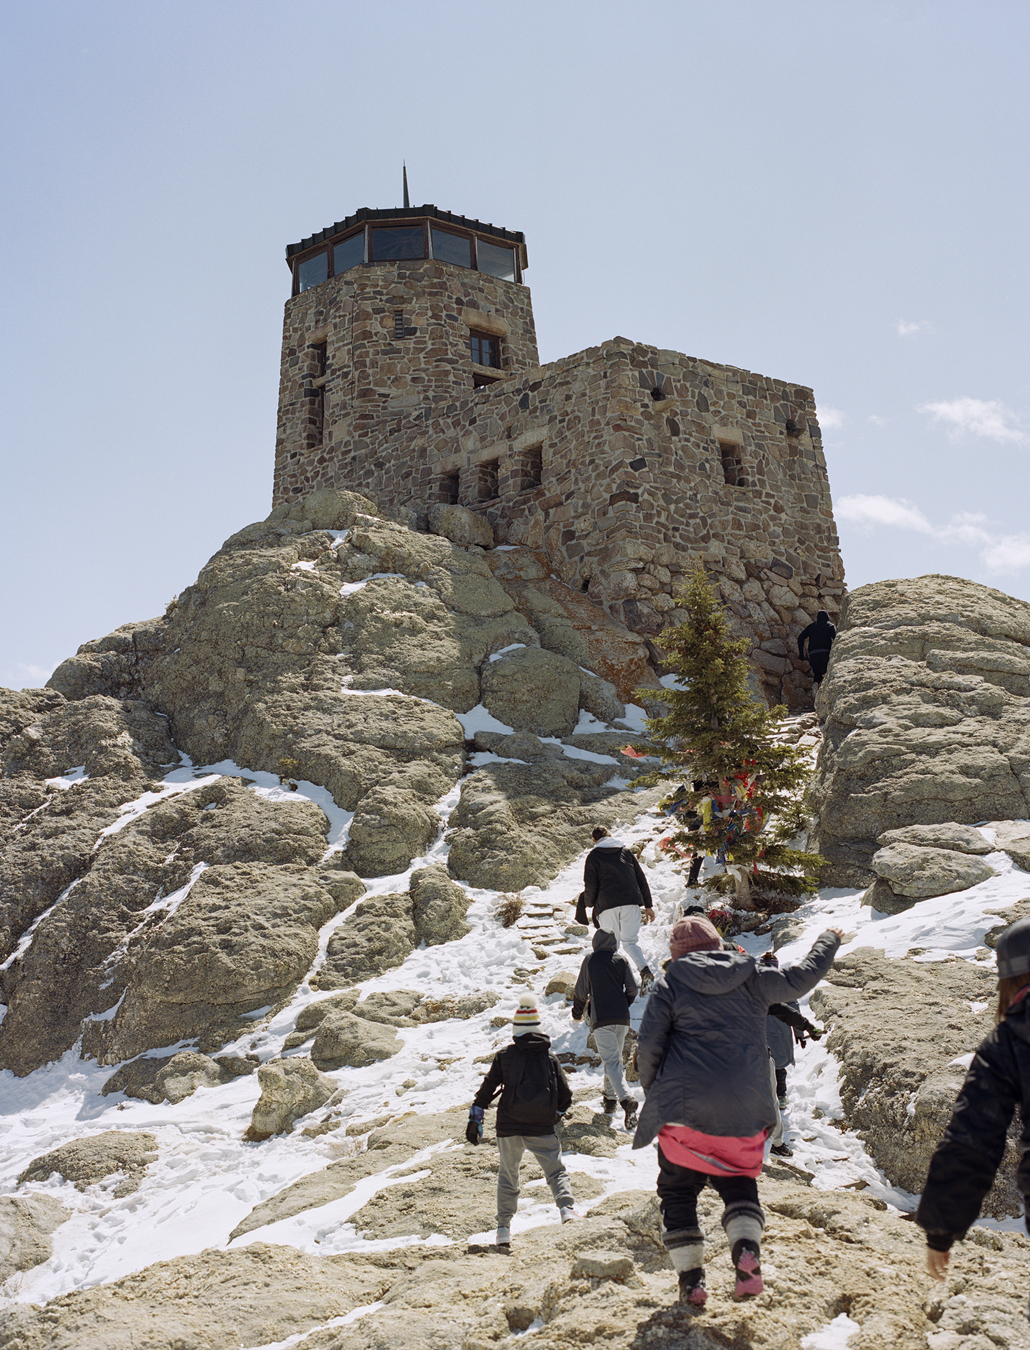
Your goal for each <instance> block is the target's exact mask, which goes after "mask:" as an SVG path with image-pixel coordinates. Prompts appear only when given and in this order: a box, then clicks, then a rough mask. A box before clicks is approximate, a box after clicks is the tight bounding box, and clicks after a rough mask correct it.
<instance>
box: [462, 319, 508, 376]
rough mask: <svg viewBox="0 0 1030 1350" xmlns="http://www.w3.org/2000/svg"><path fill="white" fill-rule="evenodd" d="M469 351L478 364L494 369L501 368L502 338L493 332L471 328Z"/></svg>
mask: <svg viewBox="0 0 1030 1350" xmlns="http://www.w3.org/2000/svg"><path fill="white" fill-rule="evenodd" d="M469 351H470V352H471V353H472V360H473V362H474V364H475V365H477V366H490V367H492V368H493V369H494V370H500V368H501V339H500V338H499V337H494V336H493V334H491V333H479V332H477V331H476V330H475V329H474V328H472V329H470V330H469Z"/></svg>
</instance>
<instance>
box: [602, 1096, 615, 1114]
mask: <svg viewBox="0 0 1030 1350" xmlns="http://www.w3.org/2000/svg"><path fill="white" fill-rule="evenodd" d="M618 1104H619V1103H618V1102H617V1101H616V1100H615V1098H614V1097H602V1098H601V1110H602V1111H603V1112H604V1114H605V1115H606V1116H614V1115H615V1108H616V1107H617V1106H618Z"/></svg>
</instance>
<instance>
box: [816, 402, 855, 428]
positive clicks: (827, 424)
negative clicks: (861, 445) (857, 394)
mask: <svg viewBox="0 0 1030 1350" xmlns="http://www.w3.org/2000/svg"><path fill="white" fill-rule="evenodd" d="M815 415H816V417H817V418H818V419H819V425H820V427H821V428H822V429H823V431H839V430H840V429H841V427H842V426H843V425H844V418H845V417H846V416H847V413H843V412H841V410H840V409H839V408H823V407H821V406H820V407H818V408H816V410H815Z"/></svg>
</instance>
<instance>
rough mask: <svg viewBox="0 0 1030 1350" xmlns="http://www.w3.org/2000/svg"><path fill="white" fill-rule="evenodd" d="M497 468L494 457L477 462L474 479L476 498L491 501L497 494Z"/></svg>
mask: <svg viewBox="0 0 1030 1350" xmlns="http://www.w3.org/2000/svg"><path fill="white" fill-rule="evenodd" d="M498 468H499V464H498V461H497V460H496V459H488V460H486V461H485V463H483V464H477V465H476V470H477V475H478V477H477V481H476V499H477V501H481V502H492V501H493V499H494V498H495V497H496V496H497V471H498Z"/></svg>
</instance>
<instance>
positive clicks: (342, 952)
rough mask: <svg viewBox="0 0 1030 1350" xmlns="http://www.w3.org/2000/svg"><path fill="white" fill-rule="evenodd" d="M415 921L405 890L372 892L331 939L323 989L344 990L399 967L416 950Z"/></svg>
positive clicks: (321, 973) (321, 979) (321, 982)
mask: <svg viewBox="0 0 1030 1350" xmlns="http://www.w3.org/2000/svg"><path fill="white" fill-rule="evenodd" d="M416 940H417V939H416V932H415V921H414V918H413V915H412V910H411V898H410V896H409V895H408V894H407V892H406V891H402V892H398V893H395V894H392V895H371V896H369V897H368V899H367V900H362V901H361V903H360V904H359V905H358V907H357V908H356V909H355V911H354V913H353V914H352V915H351V916H350V918H349V919H347V920H346V921H345V922H344V923H342V924H341V925H340V927H339V928H337V930H336V932H335V933H334V934H333V935H332V937H331V938H330V939H329V947H328V949H327V951H326V959H325V964H324V965H323V967H322V969H321V970H320V971H319V975H318V983H319V987H320V988H321V989H342V988H344V987H345V986H346V985H350V984H355V983H357V981H359V980H367V979H369V978H371V976H373V975H381V974H382V973H383V971H384V970H392V969H393V968H394V967H395V966H399V965H400V964H401V963H402V962H403V961H404V960H405V958H406V957H407V956H409V955H410V953H411V952H413V951H414V949H415V943H416Z"/></svg>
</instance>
